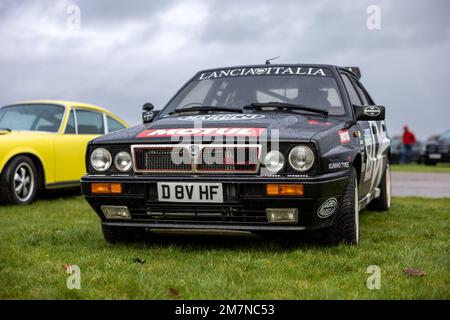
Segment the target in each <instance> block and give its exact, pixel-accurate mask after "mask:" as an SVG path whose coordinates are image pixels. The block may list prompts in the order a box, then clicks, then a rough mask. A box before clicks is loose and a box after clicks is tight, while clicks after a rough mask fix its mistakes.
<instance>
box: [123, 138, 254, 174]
mask: <svg viewBox="0 0 450 320" xmlns="http://www.w3.org/2000/svg"><path fill="white" fill-rule="evenodd" d="M131 148H132V153H133V163H134V171H135V172H137V173H151V172H155V173H162V172H186V173H188V172H189V173H229V172H232V173H257V172H258V170H259V155H260V146H259V145H200V144H199V145H134V146H132V147H131Z"/></svg>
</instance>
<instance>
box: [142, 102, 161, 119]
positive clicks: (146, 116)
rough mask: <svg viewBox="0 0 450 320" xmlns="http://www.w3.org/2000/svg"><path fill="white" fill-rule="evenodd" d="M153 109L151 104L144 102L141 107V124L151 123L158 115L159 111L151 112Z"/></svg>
mask: <svg viewBox="0 0 450 320" xmlns="http://www.w3.org/2000/svg"><path fill="white" fill-rule="evenodd" d="M154 108H155V107H154V106H153V104H151V103H149V102H146V103H144V105H143V106H142V110H143V111H144V112H142V122H143V123H149V122H152V121H153V120H154V119H155V118H156V117H157V116H158V114H159V112H160V111H159V110H153V109H154Z"/></svg>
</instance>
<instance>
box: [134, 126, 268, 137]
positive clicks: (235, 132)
mask: <svg viewBox="0 0 450 320" xmlns="http://www.w3.org/2000/svg"><path fill="white" fill-rule="evenodd" d="M265 130H266V129H265V128H173V129H151V130H144V131H142V132H141V133H139V134H138V135H137V138H162V137H180V136H193V137H198V136H200V137H206V136H233V137H259V136H260V135H261V134H262V133H263V132H264V131H265Z"/></svg>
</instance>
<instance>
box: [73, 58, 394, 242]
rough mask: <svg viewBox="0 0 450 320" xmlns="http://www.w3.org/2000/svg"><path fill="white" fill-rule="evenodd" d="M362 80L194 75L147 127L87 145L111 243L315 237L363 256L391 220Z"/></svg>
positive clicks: (339, 72)
mask: <svg viewBox="0 0 450 320" xmlns="http://www.w3.org/2000/svg"><path fill="white" fill-rule="evenodd" d="M359 78H360V72H359V69H358V68H343V67H337V66H331V65H297V64H294V65H270V64H266V65H258V66H243V67H231V68H221V69H214V70H206V71H201V72H199V73H197V74H196V75H195V76H194V77H193V78H192V79H191V80H189V81H188V82H187V83H186V84H185V85H184V86H183V87H182V88H181V89H180V90H179V91H178V92H177V93H176V94H175V96H174V97H173V98H172V99H171V100H170V101H169V103H168V104H167V105H166V107H165V108H164V109H162V110H161V111H154V110H153V105H152V104H150V103H146V104H145V105H144V113H143V120H144V121H143V122H144V124H142V125H139V126H136V127H133V128H129V129H126V130H122V131H120V132H117V133H111V134H107V135H105V136H102V137H100V138H97V139H95V140H93V141H91V142H90V143H89V145H88V150H87V156H86V165H87V172H88V174H87V175H85V176H84V177H83V178H82V190H83V194H84V195H85V197H86V199H87V201H88V202H89V204H90V205H91V206H92V207H93V208H94V210H95V211H96V212H97V214H98V215H99V217H100V219H101V223H102V228H103V234H104V237H105V239H106V240H107V241H109V242H117V241H125V240H129V239H131V238H134V237H139V236H141V235H143V234H144V232H148V231H150V232H151V231H161V229H165V230H166V231H167V230H171V231H174V229H175V231H176V232H178V231H186V230H189V231H192V230H194V231H199V232H201V231H203V232H211V231H214V232H216V231H221V232H229V231H232V232H252V233H255V234H267V233H268V232H277V233H280V232H281V233H285V234H287V233H288V232H290V233H292V232H297V231H317V233H315V234H319V235H320V236H321V238H322V239H323V240H324V241H325V242H326V243H331V244H335V243H341V242H344V243H347V244H357V243H358V241H359V211H360V210H361V209H362V208H364V207H366V206H368V207H370V208H372V209H375V210H380V211H381V210H388V209H389V207H390V202H391V182H390V181H391V180H390V171H389V163H388V153H389V148H390V140H389V138H388V136H387V133H386V126H385V123H384V118H385V109H384V107H383V106H379V105H376V104H375V103H374V101H373V99H372V98H371V96H370V95H369V94H368V93H367V91H366V89H365V88H364V87H363V85H362V84H361V82H360V81H359Z"/></svg>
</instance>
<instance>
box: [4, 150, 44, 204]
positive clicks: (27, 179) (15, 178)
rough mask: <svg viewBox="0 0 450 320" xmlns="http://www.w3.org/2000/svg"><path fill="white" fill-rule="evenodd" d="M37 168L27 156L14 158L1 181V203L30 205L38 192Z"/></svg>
mask: <svg viewBox="0 0 450 320" xmlns="http://www.w3.org/2000/svg"><path fill="white" fill-rule="evenodd" d="M38 181H39V180H38V175H37V170H36V166H35V164H34V163H33V161H32V160H31V159H30V158H29V157H27V156H18V157H15V158H13V159H12V160H11V161H10V162H9V163H8V165H7V166H6V167H5V169H4V172H3V174H2V176H1V180H0V201H1V202H3V203H7V204H29V203H31V202H33V201H34V199H35V198H36V194H37V190H38Z"/></svg>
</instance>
